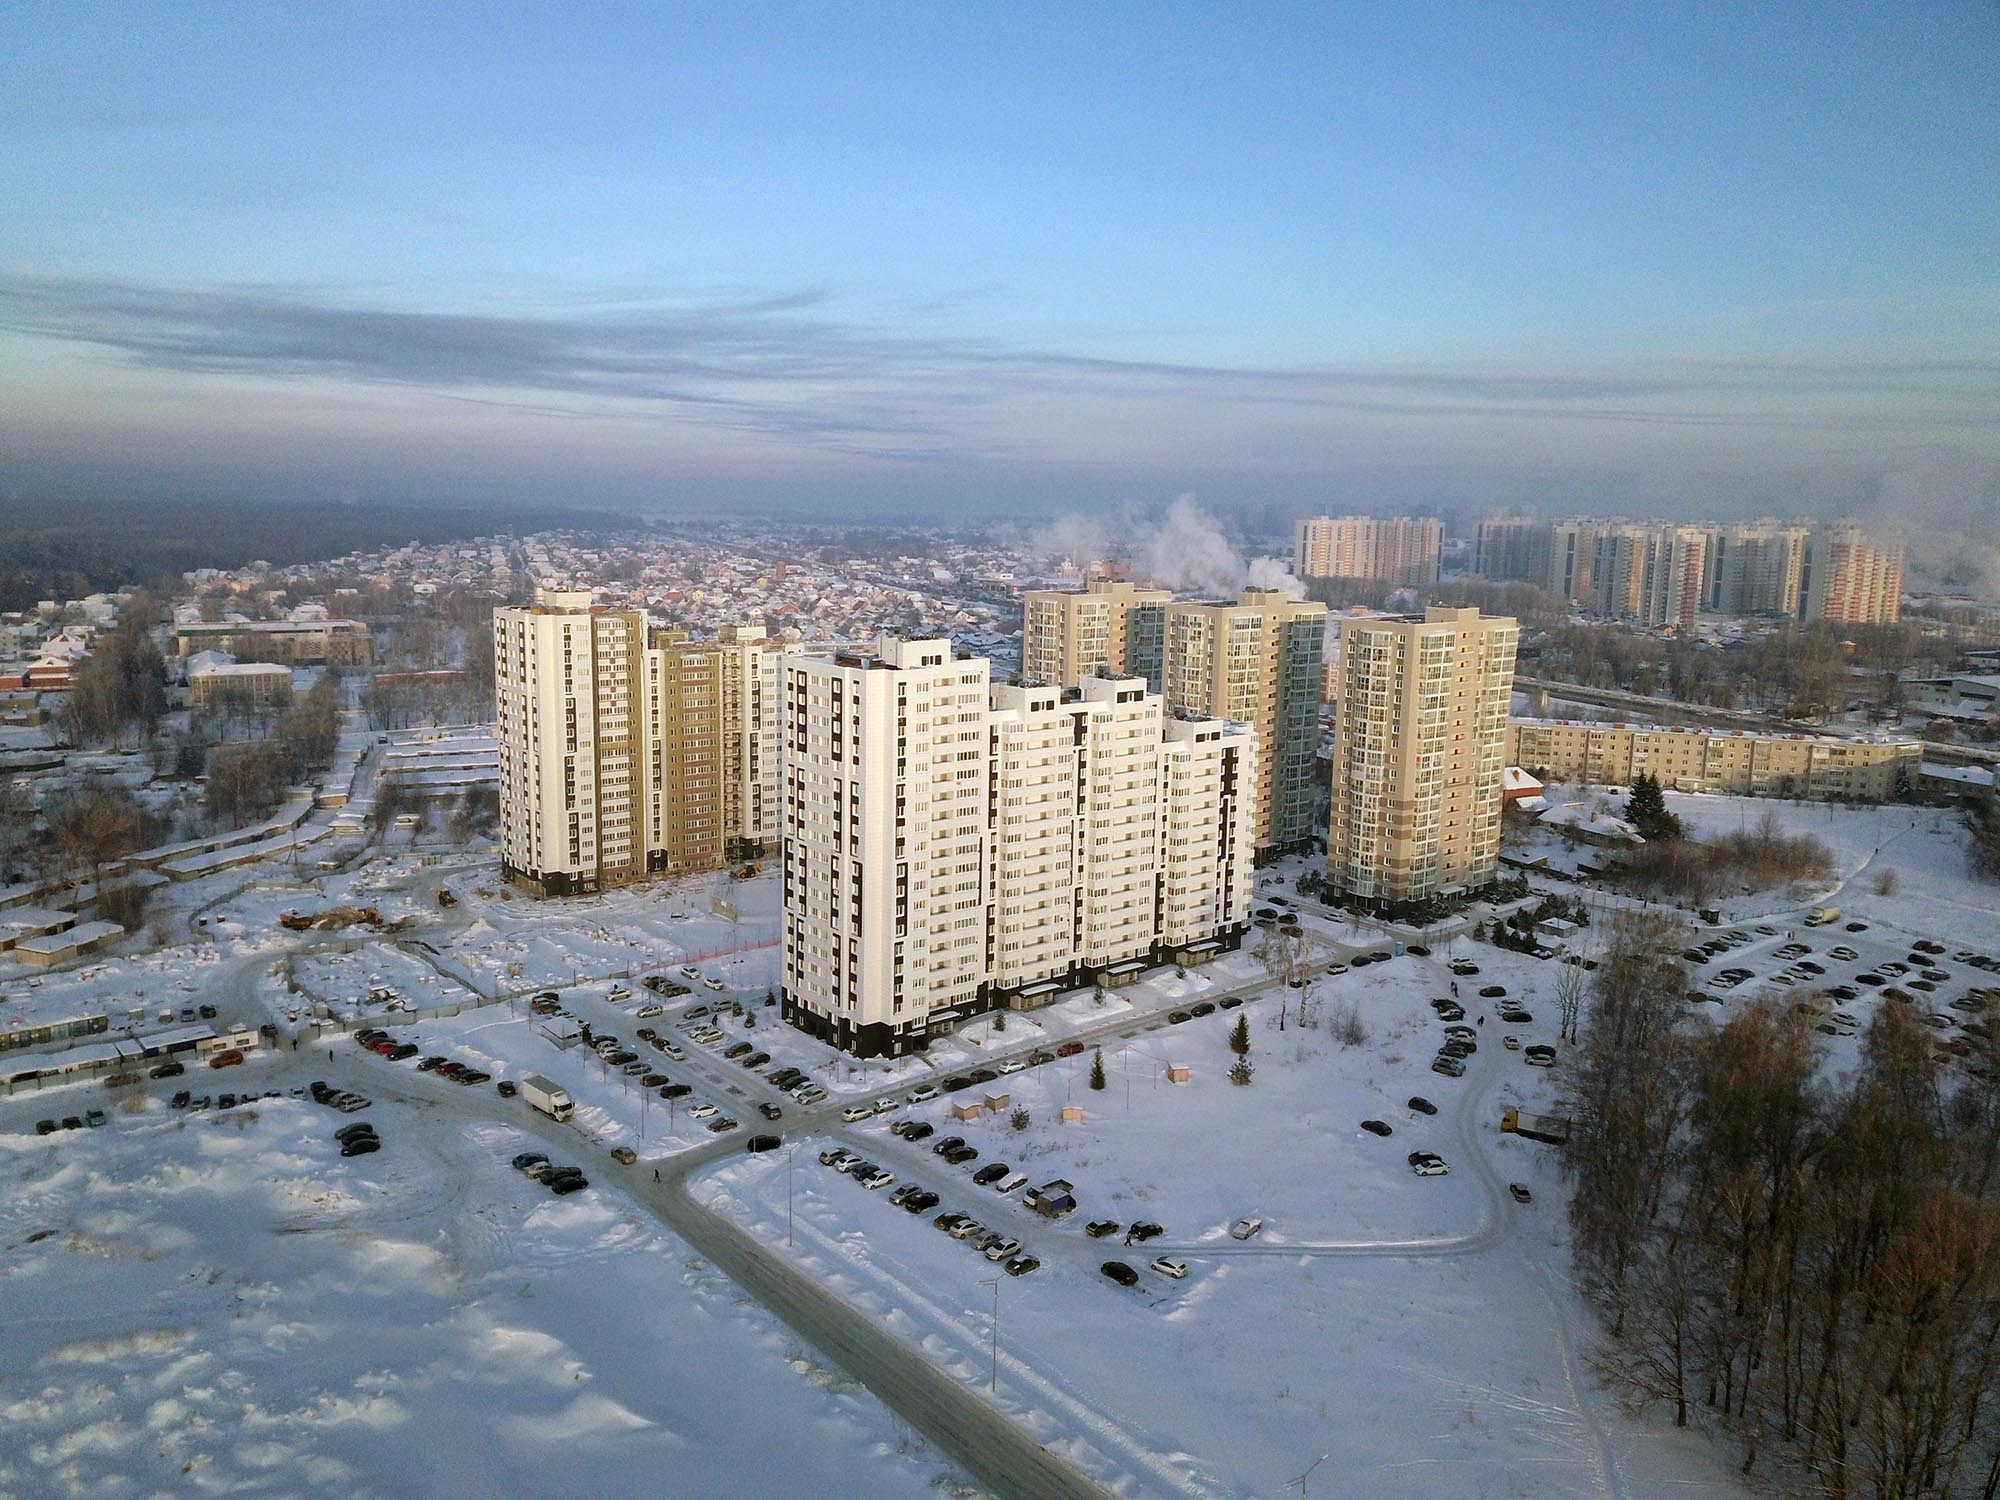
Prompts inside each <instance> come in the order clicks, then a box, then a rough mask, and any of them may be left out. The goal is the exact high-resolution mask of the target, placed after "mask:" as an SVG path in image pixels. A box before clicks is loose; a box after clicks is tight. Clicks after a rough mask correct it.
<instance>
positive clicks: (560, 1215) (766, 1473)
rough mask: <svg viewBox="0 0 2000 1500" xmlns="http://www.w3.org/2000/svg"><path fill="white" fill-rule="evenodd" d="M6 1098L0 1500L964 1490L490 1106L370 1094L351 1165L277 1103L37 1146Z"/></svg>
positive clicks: (677, 1245)
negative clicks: (567, 1178)
mask: <svg viewBox="0 0 2000 1500" xmlns="http://www.w3.org/2000/svg"><path fill="white" fill-rule="evenodd" d="M258 1071H259V1070H258V1069H257V1068H255V1067H253V1068H248V1069H243V1070H239V1072H240V1073H241V1074H251V1075H254V1074H256V1073H257V1072H258ZM231 1081H232V1082H233V1083H237V1084H239V1085H240V1084H243V1083H247V1082H251V1081H257V1080H255V1079H253V1078H243V1077H232V1079H231ZM0 1109H4V1110H5V1113H4V1114H0V1182H4V1183H5V1190H4V1192H0V1326H4V1327H5V1328H6V1329H7V1337H6V1339H5V1340H4V1341H0V1422H4V1424H5V1427H6V1432H7V1437H6V1441H5V1442H0V1494H5V1495H20V1496H35V1497H42V1496H49V1497H54V1496H74V1497H78V1500H115V1497H123V1496H146V1495H161V1494H179V1493H197V1494H256V1495H288V1496H294V1495H329V1496H330V1495H397V1496H410V1497H419V1496H439V1497H458V1496H464V1495H489V1494H502V1493H506V1494H524V1495H533V1494H546V1495H576V1496H584V1495H607V1494H618V1493H654V1492H658V1493H668V1494H686V1495H697V1494H707V1495H725V1494H746V1493H759V1494H793V1495H808V1494H813V1495H880V1496H908V1497H912V1500H915V1497H918V1496H926V1495H935V1494H937V1493H939V1492H940V1491H939V1489H938V1488H935V1487H934V1486H937V1485H940V1484H942V1485H943V1486H945V1489H944V1492H945V1493H952V1492H961V1493H962V1492H963V1491H955V1490H954V1487H955V1486H956V1485H957V1484H958V1483H959V1481H958V1480H957V1479H955V1478H954V1477H953V1475H952V1471H951V1469H950V1467H949V1465H947V1464H946V1463H945V1462H943V1461H942V1460H941V1459H939V1458H938V1457H937V1455H936V1454H935V1453H934V1452H932V1451H930V1450H929V1449H927V1448H926V1447H925V1445H923V1444H922V1443H921V1442H919V1441H918V1440H916V1439H914V1438H913V1437H912V1436H911V1435H910V1434H909V1432H908V1431H907V1429H905V1428H903V1427H902V1426H901V1424H899V1423H898V1422H896V1421H895V1419H894V1418H893V1417H892V1416H891V1415H890V1414H889V1413H888V1412H887V1411H885V1410H884V1409H883V1408H882V1407H881V1406H880V1405H879V1403H877V1402H876V1401H875V1400H874V1399H873V1398H872V1397H871V1396H869V1395H868V1394H867V1392H866V1391H864V1390H861V1389H859V1388H858V1387H856V1386H855V1385H854V1384H853V1383H852V1382H851V1381H849V1380H848V1379H847V1378H846V1377H845V1376H843V1375H841V1374H839V1373H838V1372H836V1371H834V1370H831V1369H829V1368H827V1367H826V1366H824V1365H823V1364H822V1363H821V1362H820V1361H819V1360H818V1359H817V1358H816V1357H815V1356H814V1354H813V1353H812V1351H811V1350H809V1349H807V1348H805V1347H803V1346H801V1345H800V1344H799V1343H798V1342H797V1341H796V1340H795V1339H793V1338H792V1337H791V1336H790V1335H789V1334H788V1333H787V1331H786V1330H785V1328H784V1327H783V1326H782V1325H780V1324H778V1323H777V1322H775V1320H774V1319H772V1318H771V1317H770V1316H769V1315H768V1314H766V1313H764V1312H763V1311H762V1310H761V1309H760V1308H758V1307H757V1306H756V1305H755V1304H753V1303H750V1302H748V1301H747V1300H746V1299H745V1298H744V1297H743V1296H742V1295H741V1294H740V1293H739V1292H738V1291H737V1289H736V1288H735V1287H734V1286H733V1285H732V1284H731V1283H730V1282H728V1281H727V1280H726V1279H724V1278H722V1277H720V1276H718V1275H717V1274H715V1273H714V1272H713V1271H712V1270H711V1269H709V1268H708V1267H707V1266H706V1265H705V1264H704V1263H703V1262H702V1261H701V1260H700V1259H699V1258H697V1257H695V1256H693V1255H692V1254H690V1252H689V1251H688V1249H687V1247H686V1246H685V1245H683V1244H682V1243H681V1242H680V1241H678V1240H677V1239H676V1238H674V1237H673V1236H672V1235H671V1234H668V1233H666V1232H664V1231H662V1230H661V1229H660V1228H659V1227H658V1225H657V1224H656V1223H655V1222H654V1221H653V1220H652V1219H650V1218H649V1217H646V1216H643V1215H642V1214H641V1213H640V1212H638V1211H637V1210H636V1209H635V1208H634V1207H633V1206H632V1205H631V1204H630V1203H629V1202H627V1201H626V1200H625V1199H624V1198H623V1197H622V1196H621V1195H619V1194H618V1193H617V1192H616V1191H615V1189H614V1188H612V1187H610V1186H608V1185H605V1184H598V1185H594V1186H593V1187H592V1188H591V1189H588V1190H586V1191H584V1192H582V1193H578V1194H575V1195H572V1196H570V1197H567V1198H555V1197H552V1196H551V1195H550V1194H549V1193H548V1191H547V1190H546V1189H544V1188H542V1187H540V1186H538V1185H537V1184H535V1183H533V1182H531V1181H529V1180H527V1179H526V1178H524V1177H522V1176H520V1175H519V1174H518V1173H516V1172H514V1171H512V1170H511V1169H510V1168H509V1167H508V1165H507V1162H508V1158H509V1157H510V1156H511V1155H512V1154H513V1153H514V1152H516V1151H518V1150H520V1149H523V1147H524V1146H527V1145H532V1144H534V1142H532V1141H530V1140H529V1139H528V1138H527V1137H525V1136H522V1135H520V1134H518V1133H516V1132H515V1131H513V1130H510V1129H508V1128H506V1127H504V1126H501V1125H496V1124H491V1123H483V1122H478V1121H471V1120H467V1119H464V1118H460V1117H459V1116H458V1115H456V1114H455V1113H454V1112H453V1111H452V1110H451V1109H450V1108H448V1107H439V1108H436V1109H432V1110H418V1109H415V1108H403V1109H397V1108H392V1107H390V1106H388V1105H384V1104H378V1105H377V1106H376V1108H375V1109H373V1110H371V1111H369V1112H368V1113H367V1114H366V1115H365V1116H363V1118H368V1119H371V1120H372V1121H373V1122H374V1124H375V1125H376V1127H377V1129H378V1130H379V1131H380V1133H381V1136H382V1139H383V1141H384V1149H383V1150H382V1151H381V1152H380V1153H378V1154H376V1155H373V1156H364V1157H359V1158H356V1159H353V1160H343V1159H342V1158H341V1157H340V1155H339V1154H338V1151H337V1149H336V1147H335V1145H334V1144H333V1141H332V1135H333V1132H334V1130H335V1129H336V1128H337V1127H338V1126H340V1125H344V1124H346V1123H348V1117H347V1116H343V1115H338V1114H334V1113H331V1112H329V1111H327V1110H324V1109H321V1108H319V1107H317V1106H315V1105H313V1104H311V1103H309V1102H305V1101H300V1100H294V1099H291V1098H289V1097H287V1098H286V1099H284V1100H282V1101H279V1102H266V1103H261V1104H259V1105H257V1106H255V1107H254V1108H248V1109H237V1110H233V1111H229V1112H227V1113H209V1114H199V1115H184V1114H180V1113H176V1112H171V1111H168V1110H167V1109H165V1108H164V1107H162V1106H160V1105H158V1104H157V1103H156V1104H154V1105H153V1106H152V1107H151V1108H149V1109H146V1110H144V1111H142V1112H140V1113H137V1114H125V1113H122V1112H119V1113H114V1114H113V1116H112V1120H111V1123H110V1124H108V1125H106V1126H105V1127H104V1128H102V1129H98V1130H88V1131H77V1132H72V1133H67V1134H63V1135H58V1136H54V1137H50V1138H47V1139H39V1138H37V1137H35V1136H33V1135H32V1134H28V1133H26V1132H25V1129H24V1126H25V1125H26V1124H27V1120H26V1110H25V1107H24V1106H22V1105H20V1104H18V1103H17V1104H16V1105H14V1106H0ZM593 1175H602V1174H599V1173H595V1171H594V1169H593ZM773 1433H778V1434H783V1435H784V1436H783V1440H782V1441H775V1442H774V1441H771V1440H770V1438H769V1435H770V1434H773Z"/></svg>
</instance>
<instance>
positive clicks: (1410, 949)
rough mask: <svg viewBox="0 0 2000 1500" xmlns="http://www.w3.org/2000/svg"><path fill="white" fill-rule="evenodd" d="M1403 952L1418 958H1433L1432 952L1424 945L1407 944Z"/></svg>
mask: <svg viewBox="0 0 2000 1500" xmlns="http://www.w3.org/2000/svg"><path fill="white" fill-rule="evenodd" d="M1403 951H1404V952H1405V953H1411V954H1415V955H1416V956H1417V957H1418V958H1429V957H1430V956H1431V950H1430V949H1428V948H1426V947H1425V946H1424V945H1423V944H1422V943H1409V944H1406V945H1405V946H1404V948H1403Z"/></svg>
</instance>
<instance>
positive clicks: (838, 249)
mask: <svg viewBox="0 0 2000 1500" xmlns="http://www.w3.org/2000/svg"><path fill="white" fill-rule="evenodd" d="M1996 32H2000V22H1996V18H1995V12H1994V11H1993V9H1992V8H1991V7H1990V6H1984V5H1937V6H1926V7H1906V6H1887V7H1871V8H1865V9H1864V8H1860V7H1838V8H1830V7H1824V6H1812V5H1792V6H1782V7H1775V8H1771V9H1768V10H1766V11H1763V12H1760V13H1756V14H1751V13H1745V12H1741V11H1738V10H1735V9H1730V8H1717V9H1710V10H1707V11H1705V12H1704V11H1693V12H1687V13H1681V14H1672V13H1662V12H1660V11H1659V10H1658V9H1657V8H1655V7H1646V6H1633V5H1620V6H1612V7H1604V8H1597V9H1594V10H1593V11H1592V12H1591V13H1590V15H1589V16H1588V17H1587V18H1586V17H1583V16H1579V15H1578V14H1576V13H1574V12H1571V11H1568V10H1566V9H1564V8H1561V7H1545V6H1531V7H1508V8H1506V9H1503V10H1485V9H1479V8H1448V9H1439V10H1434V11H1430V12H1417V11H1412V10H1410V9H1409V8H1407V7H1402V6H1394V5H1375V6H1355V7H1339V8H1337V9H1329V10H1327V11H1324V12H1317V13H1316V12H1311V11H1300V10H1299V9H1298V8H1296V7H1250V8H1240V7H1233V8H1231V9H1229V10H1228V11H1227V12H1226V13H1224V12H1220V11H1218V12H1214V13H1211V14H1208V15H1202V14H1199V13H1196V12H1192V11H1188V10H1174V9H1169V10H1165V11H1163V10H1161V9H1160V8H1158V7H1138V6H1116V7H1102V8H1093V9H1092V10H1091V11H1090V12H1088V13H1087V14H1077V13H1074V12H1073V11H1069V10H1065V9H1061V8H1056V7H1028V8H1010V9H1008V10H1006V11H1004V12H1002V11H991V12H974V11H961V12H955V13H939V12H937V11H935V10H934V9H929V8H915V7H912V8H901V9H898V8H883V7H871V8H868V9H867V10H865V11H863V12H838V11H825V10H818V9H814V8H810V7H797V8H783V7H778V8H764V9H758V10H751V11H742V12H736V13H730V14H714V13H703V14H697V13H695V12H659V13H656V12H654V11H651V10H649V9H647V8H643V7H609V8H593V9H591V10H588V11H584V12H573V11H556V10H541V11H535V10H521V9H516V10H512V11H509V12H506V13H504V14H500V15H495V14H493V13H490V12H481V11H471V10H466V9H462V8H437V9H432V8H426V10H425V11H424V12H423V13H422V14H420V15H415V14H411V13H409V12H407V11H400V10H399V11H389V10H383V9H374V8H368V7H361V8H352V7H341V8H325V9H316V10H314V11H312V12H310V13H303V14H300V13H290V12H285V13H281V12H277V11H269V10H262V11H260V10H221V9H211V8H198V9H193V10H190V9H187V8H185V7H165V6H143V5H141V6H133V5H100V6H94V7H89V8H87V9H82V10H79V9H77V8H74V7H62V8H49V7H39V8H37V7H27V8H16V9H15V10H14V11H13V12H11V13H10V14H9V16H8V17H7V18H6V19H5V20H4V21H0V38H4V43H5V49H6V53H7V55H8V57H9V59H10V61H9V66H8V90H7V93H8V97H7V100H6V102H5V105H4V110H0V198H4V201H5V202H7V204H8V205H9V210H10V211H9V212H8V213H6V214H5V215H4V216H0V492H4V493H10V494H13V495H15V496H17V497H19V496H39V495H45V494H48V493H50V492H55V493H58V494H61V495H67V496H74V497H86V496H100V495H105V494H110V493H116V494H121V495H126V494H129V495H160V496H180V497H186V496H190V495H196V494H202V495H233V496H243V497H248V498H278V499H289V500H318V499H326V498H336V499H340V498H348V499H368V500H397V501H408V500H416V501H429V500H453V501H467V500H478V501H486V502H524V501H538V500H545V501H558V502H563V503H572V502H573V503H585V504H590V503H601V502H610V503H616V504H619V505H630V506H637V507H640V508H646V509H652V508H657V509H659V510H661V511H665V512H675V511H680V512H700V511H703V510H710V511H720V510H734V509H742V508H752V509H766V508H774V507H775V508H786V509H796V510H801V511H811V512H817V513H822V514H848V515H853V514H868V515H878V516H879V515H885V514H894V513H897V512H899V511H901V510H902V509H903V508H905V507H908V506H911V505H920V506H924V507H927V508H934V509H935V510H936V511H937V512H938V513H940V514H945V515H966V514H989V513H992V512H994V511H1016V512H1027V513H1047V512H1055V511H1065V510H1076V509H1085V510H1089V509H1093V508H1096V507H1100V506H1103V507H1108V506H1113V505H1116V504H1119V503H1124V502H1134V501H1136V502H1142V503H1146V504H1162V503H1164V502H1165V501H1166V500H1168V499H1170V498H1171V497H1172V496H1174V495H1176V494H1179V493H1181V492H1183V491H1194V492H1196V493H1198V494H1200V495H1201V496H1202V498H1203V499H1204V500H1205V501H1208V502H1210V503H1213V504H1216V505H1220V506H1223V507H1229V506H1233V505H1236V504H1239V503H1258V504H1261V503H1279V504H1297V505H1300V506H1302V507H1311V508H1316V507H1321V506H1324V505H1327V504H1333V505H1335V506H1336V507H1337V508H1338V507H1347V508H1380V507H1391V508H1409V507H1412V506H1423V505H1446V506H1461V505H1466V506H1496V507H1509V506H1523V505H1526V506H1534V507H1538V508H1545V509H1551V510H1562V509H1570V508H1587V509H1606V508H1609V509H1613V510H1620V511H1625V512H1628V513H1646V512H1660V513H1664V514H1669V515H1689V514H1696V513H1699V514H1705V515H1706V514H1717V515H1725V516H1726V515H1736V514H1754V513H1760V512H1764V511H1772V510H1775V511H1779V512H1782V513H1786V514H1794V513H1803V514H1823V515H1830V514H1835V513H1858V514H1861V515H1863V516H1864V517H1866V516H1868V515H1870V514H1872V513H1874V512H1876V511H1878V510H1887V509H1895V510H1899V511H1902V512H1904V513H1907V512H1908V511H1909V510H1910V508H1911V507H1913V506H1914V507H1917V508H1919V509H1920V510H1921V511H1922V513H1924V514H1926V515H1931V514H1935V515H1938V516H1944V517H1966V516H1976V515H1977V513H1978V512H1979V511H1980V510H1981V509H1982V508H1987V509H1990V508H1993V507H1995V506H1996V504H2000V490H1996V479H1995V476H1996V472H2000V468H1996V464H2000V434H1997V433H1996V421H1997V420H2000V415H1996V401H1995V396H1996V390H1997V389H2000V385H1997V384H1996V374H2000V366H1996V361H1995V356H1994V350H1995V347H1996V343H2000V297H1997V296H1996V291H1995V285H1996V276H1995V271H1996V266H1995V246H1996V245H2000V195H1996V193H1995V192H1994V189H1993V180H1992V171H1991V166H1992V158H1991V153H1992V144H1993V141H1994V140H1995V139H1996V136H1997V135H2000V131H1997V130H1996V126H2000V104H1996V101H1995V96H1994V91H1993V90H1992V89H1991V87H1990V86H1989V85H1990V81H1991V78H1992V76H1993V72H1994V63H1995V60H1996V53H1997V52H2000V38H1997V37H1996Z"/></svg>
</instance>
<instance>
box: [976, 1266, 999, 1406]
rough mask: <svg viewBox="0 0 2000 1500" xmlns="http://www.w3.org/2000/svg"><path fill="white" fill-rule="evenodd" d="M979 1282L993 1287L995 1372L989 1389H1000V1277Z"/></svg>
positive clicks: (988, 1386)
mask: <svg viewBox="0 0 2000 1500" xmlns="http://www.w3.org/2000/svg"><path fill="white" fill-rule="evenodd" d="M979 1284H980V1285H981V1286H990V1287H992V1288H993V1374H992V1378H991V1379H990V1380H989V1382H988V1384H987V1389H988V1390H989V1391H998V1390H999V1389H1000V1278H999V1277H998V1276H994V1277H990V1278H988V1279H985V1280H982V1281H981V1282H980V1283H979Z"/></svg>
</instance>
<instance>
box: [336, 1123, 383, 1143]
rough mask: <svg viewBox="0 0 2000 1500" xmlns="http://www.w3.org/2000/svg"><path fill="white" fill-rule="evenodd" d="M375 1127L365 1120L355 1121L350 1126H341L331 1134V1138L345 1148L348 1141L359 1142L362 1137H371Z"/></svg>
mask: <svg viewBox="0 0 2000 1500" xmlns="http://www.w3.org/2000/svg"><path fill="white" fill-rule="evenodd" d="M374 1133H375V1127H374V1126H373V1125H370V1124H369V1123H368V1122H367V1121H366V1120H357V1121H356V1122H355V1123H354V1124H352V1125H343V1126H341V1127H340V1129H338V1130H336V1131H335V1132H334V1133H333V1138H334V1139H335V1140H336V1141H339V1142H340V1144H341V1145H343V1146H345V1145H346V1144H347V1143H348V1142H349V1141H353V1140H359V1139H360V1138H361V1137H362V1136H364V1135H373V1134H374Z"/></svg>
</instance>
